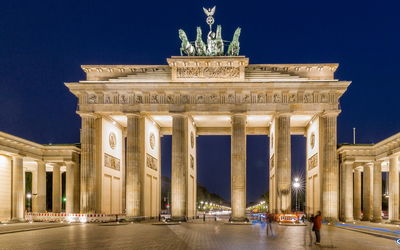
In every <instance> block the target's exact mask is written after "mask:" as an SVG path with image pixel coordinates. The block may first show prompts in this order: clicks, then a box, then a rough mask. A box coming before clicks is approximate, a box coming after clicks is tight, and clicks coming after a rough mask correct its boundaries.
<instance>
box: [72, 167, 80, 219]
mask: <svg viewBox="0 0 400 250" xmlns="http://www.w3.org/2000/svg"><path fill="white" fill-rule="evenodd" d="M80 201H81V168H80V164H79V162H74V207H73V213H79V211H80V209H79V208H80Z"/></svg>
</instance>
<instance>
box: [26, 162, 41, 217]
mask: <svg viewBox="0 0 400 250" xmlns="http://www.w3.org/2000/svg"><path fill="white" fill-rule="evenodd" d="M31 173H32V193H31V195H32V198H31V208H32V210H31V211H30V212H35V211H37V205H38V204H37V195H36V194H37V174H38V173H37V167H36V169H35V170H33V171H32V172H31ZM25 174H26V173H25ZM28 211H29V210H28Z"/></svg>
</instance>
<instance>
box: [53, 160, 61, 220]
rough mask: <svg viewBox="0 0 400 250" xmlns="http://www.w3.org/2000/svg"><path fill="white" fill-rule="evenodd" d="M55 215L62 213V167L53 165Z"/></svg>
mask: <svg viewBox="0 0 400 250" xmlns="http://www.w3.org/2000/svg"><path fill="white" fill-rule="evenodd" d="M52 212H53V213H60V212H61V171H60V165H58V164H54V165H53V209H52Z"/></svg>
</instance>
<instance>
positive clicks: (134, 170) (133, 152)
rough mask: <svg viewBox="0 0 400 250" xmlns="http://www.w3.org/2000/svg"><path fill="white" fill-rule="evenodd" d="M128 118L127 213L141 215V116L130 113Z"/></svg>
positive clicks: (128, 214)
mask: <svg viewBox="0 0 400 250" xmlns="http://www.w3.org/2000/svg"><path fill="white" fill-rule="evenodd" d="M127 118H128V123H127V142H126V144H127V149H126V214H127V216H140V215H142V214H141V211H140V208H141V200H140V194H141V185H140V132H141V131H140V126H139V123H140V116H139V115H133V114H129V115H127ZM142 133H144V131H142Z"/></svg>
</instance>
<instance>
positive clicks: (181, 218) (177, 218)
mask: <svg viewBox="0 0 400 250" xmlns="http://www.w3.org/2000/svg"><path fill="white" fill-rule="evenodd" d="M169 221H170V222H187V218H186V216H174V217H171V219H170V220H169Z"/></svg>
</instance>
